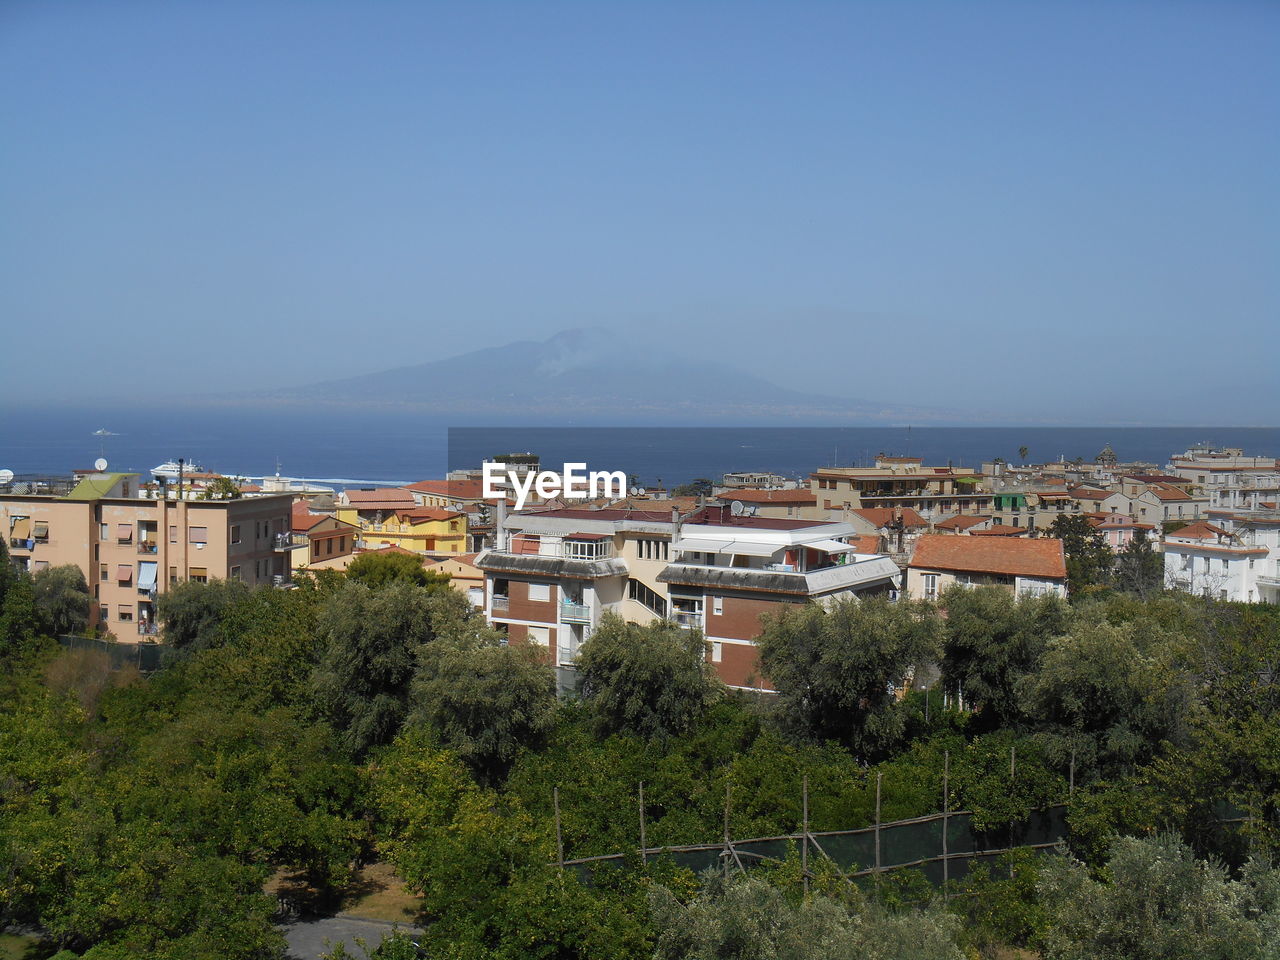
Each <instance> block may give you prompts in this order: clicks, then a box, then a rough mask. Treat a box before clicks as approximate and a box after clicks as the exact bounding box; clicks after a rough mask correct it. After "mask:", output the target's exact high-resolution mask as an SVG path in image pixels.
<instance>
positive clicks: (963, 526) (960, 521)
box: [937, 513, 991, 530]
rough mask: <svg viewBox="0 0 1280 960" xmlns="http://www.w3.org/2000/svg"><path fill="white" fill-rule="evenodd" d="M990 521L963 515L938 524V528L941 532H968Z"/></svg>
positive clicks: (987, 518) (985, 518)
mask: <svg viewBox="0 0 1280 960" xmlns="http://www.w3.org/2000/svg"><path fill="white" fill-rule="evenodd" d="M990 520H991V518H990V517H975V516H973V515H971V514H967V513H961V514H958V515H956V516H954V517H952V518H951V519H949V520H943V521H942V522H941V523H939V524H937V528H938V529H939V530H968V529H969V528H970V527H976V526H979V525H980V524H984V523H987V522H989V521H990Z"/></svg>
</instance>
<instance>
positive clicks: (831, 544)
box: [801, 540, 858, 553]
mask: <svg viewBox="0 0 1280 960" xmlns="http://www.w3.org/2000/svg"><path fill="white" fill-rule="evenodd" d="M801 546H804V547H808V548H809V549H810V550H821V551H822V552H823V553H857V552H858V548H857V547H855V546H854V545H853V544H852V543H841V542H840V541H839V540H814V541H813V542H812V543H805V544H801Z"/></svg>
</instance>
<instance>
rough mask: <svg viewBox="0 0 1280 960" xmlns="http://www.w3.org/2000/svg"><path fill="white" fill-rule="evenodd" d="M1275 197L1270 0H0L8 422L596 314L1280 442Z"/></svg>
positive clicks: (732, 345) (891, 373) (822, 382)
mask: <svg viewBox="0 0 1280 960" xmlns="http://www.w3.org/2000/svg"><path fill="white" fill-rule="evenodd" d="M1278 200H1280V4H1277V3H1274V2H1231V0H1215V2H1208V0H1206V2H1200V3H1191V2H1179V0H1159V2H1148V3H1139V2H1123V0H1115V2H1101V0H1075V2H1070V3H1068V2H1054V0H1038V2H1035V3H1026V2H1016V3H1002V2H992V0H970V2H959V0H956V2H949V3H928V2H923V0H921V2H901V3H890V2H887V0H881V2H870V0H868V2H852V0H850V2H787V3H781V2H775V3H751V2H732V3H730V2H709V0H707V2H700V0H684V2H679V3H660V2H656V0H655V2H647V3H639V2H621V0H619V2H607V3H605V2H590V3H588V2H582V3H565V2H555V0H546V2H538V3H529V2H520V3H499V2H484V0H480V2H468V3H461V2H458V3H447V4H446V3H428V2H413V3H409V2H405V3H397V2H392V0H385V2H346V3H340V2H326V0H310V2H302V0H297V2H272V0H256V2H234V0H222V2H218V3H211V2H177V0H170V2H131V0H113V2H112V3H102V2H100V0H90V2H72V0H66V2H48V0H3V2H0V331H2V334H0V343H2V344H3V347H4V350H3V352H4V353H6V354H9V355H11V356H12V357H14V358H19V361H18V362H17V363H16V364H14V363H10V364H8V365H7V366H8V369H9V370H10V371H11V372H12V371H14V370H21V369H27V370H32V371H36V370H38V371H41V372H42V375H40V376H35V377H33V378H32V379H31V380H27V381H23V380H22V379H21V378H19V379H18V382H15V381H14V380H11V381H10V382H9V386H8V388H7V390H6V393H9V395H10V397H11V398H15V397H17V396H19V395H22V396H23V397H24V398H26V399H33V398H35V399H40V398H42V397H47V398H48V399H50V400H54V399H56V400H59V401H67V402H70V401H74V400H76V399H78V398H80V397H85V396H93V395H100V394H101V392H102V390H103V388H104V385H106V384H113V385H114V386H116V387H120V386H126V387H127V386H128V385H129V383H128V381H133V382H136V383H138V384H140V385H142V386H144V387H154V386H157V385H159V386H162V387H164V388H166V389H170V390H181V389H183V384H198V385H199V386H200V387H201V388H202V389H204V390H208V389H227V390H234V389H253V388H260V387H264V386H267V385H282V384H284V385H289V384H304V383H309V382H314V381H318V380H324V379H328V378H332V377H339V376H349V375H355V374H362V373H369V372H374V371H377V370H381V369H385V368H388V367H393V366H401V365H405V364H410V363H417V362H423V361H427V360H433V359H438V358H441V357H446V356H451V355H456V354H462V353H465V352H467V351H469V350H473V349H477V348H480V347H484V346H491V345H498V344H503V343H507V342H510V341H513V340H522V339H542V338H546V337H549V336H551V335H552V334H554V333H556V332H557V331H560V330H564V329H567V328H574V327H582V326H591V327H602V328H605V329H611V330H616V331H617V335H618V338H619V345H620V347H621V348H622V349H623V351H625V344H626V342H627V341H628V339H629V338H639V339H640V340H642V341H643V342H645V343H646V344H653V343H669V344H670V347H671V349H673V350H683V351H695V352H696V353H697V354H700V355H706V356H714V357H715V358H716V359H717V360H719V361H721V362H725V363H730V364H733V365H736V366H739V367H741V368H742V369H744V370H747V371H750V372H751V373H754V374H759V375H763V376H766V377H769V378H770V379H772V380H774V381H776V382H778V383H782V384H786V385H790V386H800V387H802V388H804V389H806V390H809V391H813V392H822V393H829V394H833V395H840V396H850V397H860V398H868V399H881V400H897V401H900V402H901V401H904V400H905V399H908V398H909V399H910V400H911V401H912V402H914V403H916V404H920V405H929V406H938V407H948V406H964V407H966V408H972V409H978V410H986V411H996V412H999V413H1000V414H1001V415H1002V416H1003V417H1004V418H1005V419H1008V418H1009V416H1010V414H1011V413H1012V414H1013V415H1014V416H1020V415H1025V416H1027V417H1028V418H1043V417H1052V418H1054V419H1055V420H1057V421H1059V422H1073V423H1080V424H1089V423H1094V422H1102V421H1108V420H1124V421H1127V422H1133V421H1146V422H1152V423H1186V424H1195V423H1217V424H1262V425H1275V424H1276V423H1277V422H1278V421H1280V363H1278V362H1277V358H1280V281H1278V280H1277V276H1278V272H1277V266H1278V265H1280V202H1278ZM21 358H25V361H24V360H23V359H21ZM54 358H56V359H54ZM620 359H621V360H622V361H623V362H625V353H622V354H620ZM51 374H52V375H54V376H53V379H52V381H50V380H48V379H45V377H46V376H48V375H51ZM121 378H124V379H125V381H126V382H125V383H123V384H122V383H121ZM113 392H118V391H113ZM50 394H54V395H56V396H51V395H50ZM2 402H3V401H0V403H2Z"/></svg>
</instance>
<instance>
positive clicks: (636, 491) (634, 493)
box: [628, 487, 640, 497]
mask: <svg viewBox="0 0 1280 960" xmlns="http://www.w3.org/2000/svg"><path fill="white" fill-rule="evenodd" d="M628 492H629V493H630V494H631V495H632V496H633V497H635V496H638V495H639V493H640V488H639V487H632V488H631V489H630V491H628Z"/></svg>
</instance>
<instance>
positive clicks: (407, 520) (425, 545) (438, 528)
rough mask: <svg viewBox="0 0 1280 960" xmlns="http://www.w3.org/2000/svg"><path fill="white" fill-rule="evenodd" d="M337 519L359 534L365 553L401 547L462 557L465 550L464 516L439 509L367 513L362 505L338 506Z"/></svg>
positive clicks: (379, 509) (416, 507)
mask: <svg viewBox="0 0 1280 960" xmlns="http://www.w3.org/2000/svg"><path fill="white" fill-rule="evenodd" d="M337 519H338V520H341V521H343V522H344V523H350V524H353V525H354V526H356V527H358V528H359V530H360V534H359V536H360V545H361V547H363V548H364V549H366V550H379V549H381V548H382V547H400V548H402V549H404V550H410V551H412V552H413V553H463V552H465V550H466V546H467V516H466V514H464V513H458V512H457V511H454V510H442V509H439V508H438V507H418V506H414V507H403V506H400V507H394V508H392V509H381V508H373V509H369V508H368V507H366V506H365V505H363V504H351V505H346V506H343V505H339V506H338V509H337Z"/></svg>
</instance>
